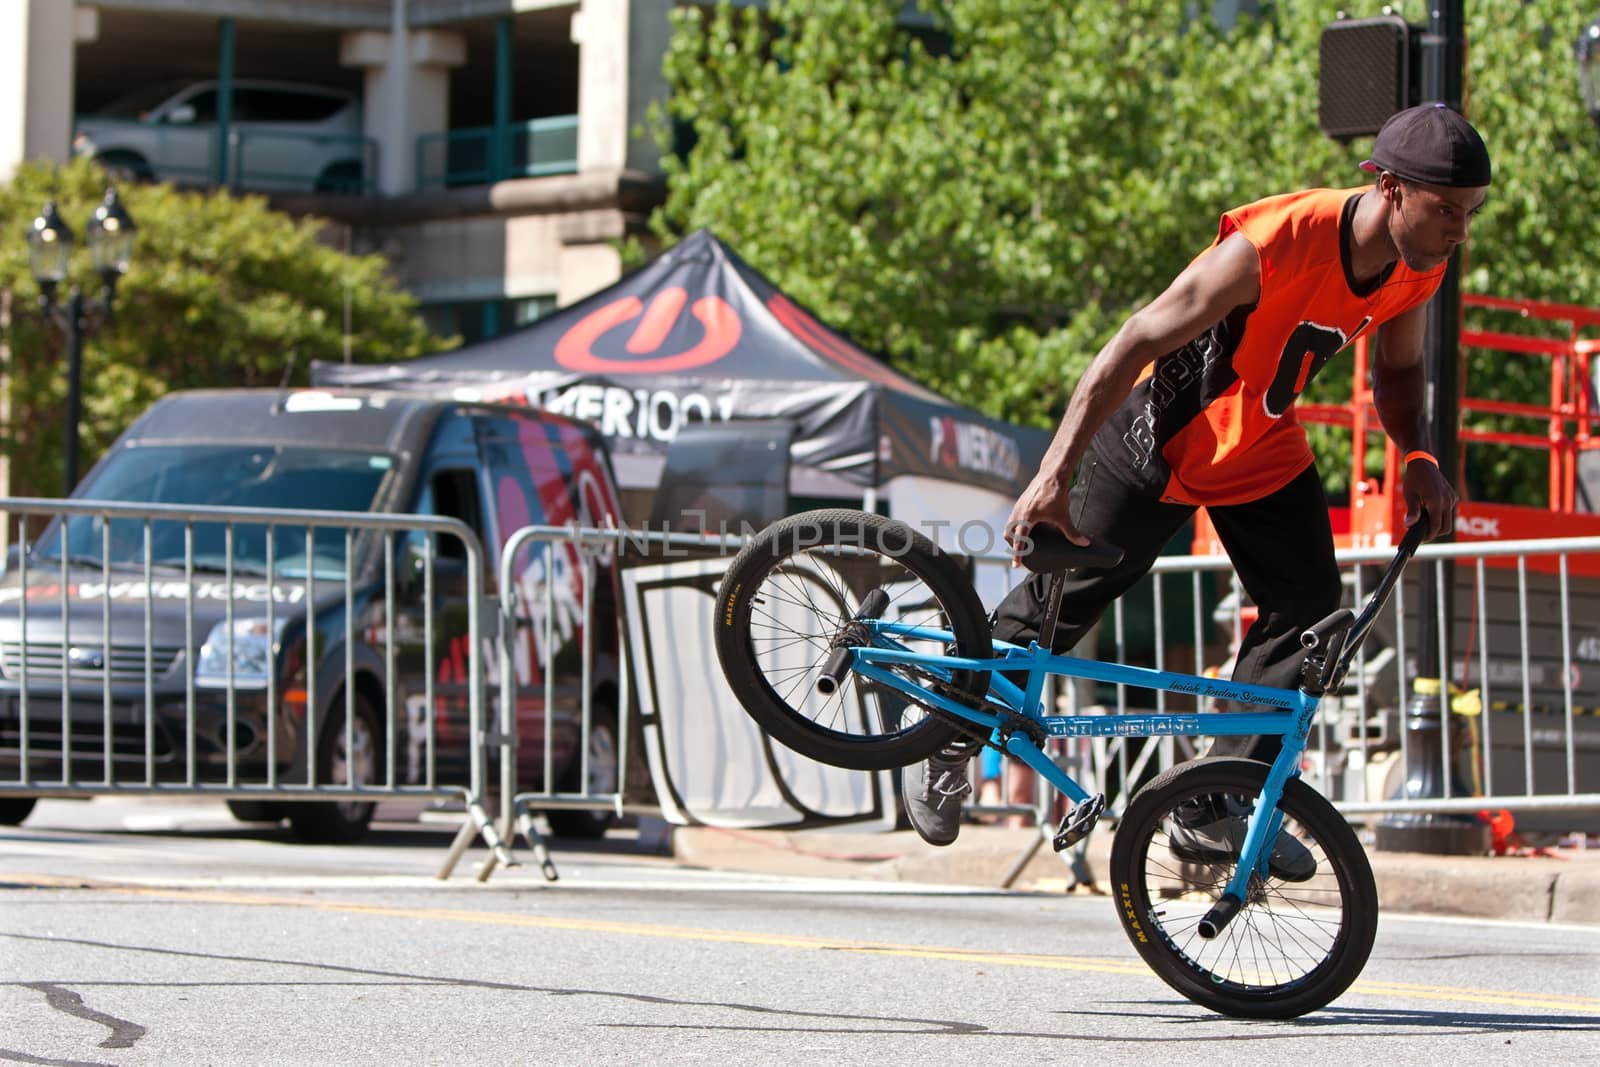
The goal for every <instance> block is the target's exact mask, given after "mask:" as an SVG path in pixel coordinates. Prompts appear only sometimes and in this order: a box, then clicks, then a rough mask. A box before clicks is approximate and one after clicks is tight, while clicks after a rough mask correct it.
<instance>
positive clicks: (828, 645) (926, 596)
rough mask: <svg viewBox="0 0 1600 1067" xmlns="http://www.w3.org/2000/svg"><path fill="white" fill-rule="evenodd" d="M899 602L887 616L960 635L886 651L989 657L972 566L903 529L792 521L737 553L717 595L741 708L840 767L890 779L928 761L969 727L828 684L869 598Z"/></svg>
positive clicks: (835, 519) (866, 685)
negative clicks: (823, 678)
mask: <svg viewBox="0 0 1600 1067" xmlns="http://www.w3.org/2000/svg"><path fill="white" fill-rule="evenodd" d="M875 590H881V591H882V592H883V594H884V596H885V597H886V598H887V607H885V608H884V609H883V610H882V611H881V612H880V613H879V614H878V615H877V616H876V617H877V618H881V619H884V620H888V621H894V622H900V623H907V624H912V625H916V626H920V627H925V628H927V629H930V630H934V631H943V632H945V633H948V634H949V636H948V637H945V638H943V639H935V638H933V637H930V636H916V637H913V636H910V635H899V636H894V637H890V636H887V635H879V638H878V644H880V645H882V646H883V647H892V648H904V649H908V650H910V651H914V652H922V653H930V654H932V655H945V654H946V652H947V650H948V647H949V646H950V645H951V644H953V645H954V646H955V649H956V651H957V652H958V653H959V654H960V655H963V656H974V657H976V656H985V655H988V654H989V651H988V650H989V648H990V644H989V633H988V630H989V627H988V621H987V619H986V617H985V615H984V613H983V606H982V604H981V603H980V602H979V600H978V597H977V594H976V593H974V592H973V590H972V583H971V582H970V581H969V580H968V578H967V576H966V574H965V573H964V572H963V571H962V568H961V565H960V564H958V563H957V562H956V561H955V560H954V559H952V558H951V557H950V556H947V555H946V554H945V553H944V552H943V551H941V550H940V549H939V547H938V546H937V545H935V544H934V543H933V542H932V541H930V540H928V539H927V538H926V537H924V536H922V535H921V534H919V533H917V532H916V531H914V530H912V529H911V527H909V526H907V525H905V524H904V523H901V522H895V521H894V520H892V519H887V518H885V517H883V516H881V515H871V514H867V513H865V512H859V511H849V510H826V511H812V512H806V513H804V514H801V515H794V516H790V517H789V518H787V519H783V520H780V521H778V522H776V523H773V524H772V525H771V526H768V527H767V528H766V529H764V530H762V531H761V533H759V534H757V535H756V537H755V538H754V539H753V540H752V541H751V542H750V543H749V544H747V545H746V546H745V547H744V549H743V550H741V551H740V552H739V554H738V555H737V556H735V557H734V560H733V562H732V563H731V564H730V565H729V567H728V572H727V575H726V576H725V577H724V578H723V580H722V585H721V587H720V590H719V593H718V597H717V617H716V623H715V628H716V645H717V657H718V659H719V660H720V661H721V663H722V671H723V674H724V675H725V676H726V677H727V680H728V685H729V687H730V688H731V689H732V690H733V692H734V695H735V696H737V697H738V698H739V701H740V703H742V704H743V705H744V707H745V710H746V711H747V712H749V714H750V716H751V718H753V719H754V720H755V721H756V722H757V724H759V725H760V726H761V728H762V729H763V730H765V731H766V732H767V733H768V734H770V735H771V736H772V737H773V738H774V739H775V740H777V741H779V742H781V743H782V744H784V745H786V746H788V747H789V748H791V749H793V750H794V751H796V752H798V753H800V754H801V755H803V756H808V757H810V758H811V759H814V760H818V761H820V762H822V763H827V764H830V765H832V766H835V767H847V768H850V769H853V770H866V771H878V770H888V769H890V768H893V767H903V766H905V765H907V764H910V763H915V762H917V761H919V760H922V759H926V758H927V757H928V756H930V755H932V754H933V753H934V752H936V751H938V750H939V749H940V748H942V747H943V746H944V745H946V744H948V743H949V742H950V741H951V740H952V739H954V738H955V737H956V736H957V734H958V730H957V729H956V727H955V726H953V725H951V724H950V723H949V722H947V721H945V720H941V719H938V718H936V717H934V715H933V714H932V713H931V712H929V711H928V710H927V709H926V708H923V707H921V706H920V705H917V704H914V703H912V702H911V701H910V699H909V698H907V697H905V696H904V695H902V694H900V693H898V692H896V691H895V690H893V689H890V688H889V687H887V686H882V685H877V684H874V683H872V682H870V681H869V680H867V679H866V678H863V677H862V676H860V675H858V674H855V673H854V672H851V673H849V674H847V675H846V676H845V679H844V682H843V684H842V685H840V686H839V687H838V688H837V689H836V690H834V691H833V692H831V693H828V694H827V695H824V694H823V693H822V692H819V690H818V687H817V678H818V677H819V675H820V674H821V673H822V668H823V665H824V664H825V662H826V661H827V659H828V657H829V654H830V652H831V651H832V649H833V644H834V642H835V640H836V639H838V638H839V636H840V635H841V634H842V633H843V631H844V628H845V627H846V625H847V624H848V623H849V622H850V621H851V620H852V619H854V618H855V616H856V613H857V611H858V610H859V609H860V607H861V604H862V601H863V599H864V598H865V597H866V596H867V594H868V593H870V592H873V591H875ZM895 673H897V674H901V675H903V676H905V677H907V678H910V679H913V680H915V681H916V682H918V683H919V684H922V685H928V684H930V683H932V682H935V681H937V682H939V683H940V684H942V685H944V686H947V687H948V688H949V690H950V691H952V692H955V693H969V694H970V693H980V692H982V691H983V690H984V689H986V688H987V685H988V679H987V676H986V675H984V674H983V673H981V672H974V671H957V672H953V673H951V674H950V676H949V677H948V678H936V677H935V676H934V675H932V674H929V673H927V672H926V671H923V670H919V669H918V668H916V667H915V666H909V665H908V666H906V667H905V668H904V669H897V670H896V671H895Z"/></svg>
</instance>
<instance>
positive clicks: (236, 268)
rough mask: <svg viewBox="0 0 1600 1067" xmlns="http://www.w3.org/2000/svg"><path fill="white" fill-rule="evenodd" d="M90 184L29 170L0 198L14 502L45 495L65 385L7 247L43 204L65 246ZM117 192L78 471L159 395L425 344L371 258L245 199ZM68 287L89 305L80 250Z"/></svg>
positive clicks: (20, 260)
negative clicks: (113, 259) (117, 280)
mask: <svg viewBox="0 0 1600 1067" xmlns="http://www.w3.org/2000/svg"><path fill="white" fill-rule="evenodd" d="M105 188H106V180H105V175H104V174H103V173H102V172H101V171H100V170H99V169H98V168H97V167H96V166H95V165H94V164H92V163H90V162H89V161H87V160H79V161H76V162H74V163H72V164H71V165H68V166H64V167H59V168H57V167H50V166H46V165H42V164H29V165H26V166H23V167H21V168H19V170H18V171H17V173H16V175H15V176H14V178H13V179H12V181H11V183H10V184H9V185H8V186H5V187H0V233H3V234H9V235H10V239H9V240H5V241H0V291H5V290H9V291H10V293H11V296H12V299H11V323H10V328H9V329H8V330H7V331H6V337H5V339H6V341H7V342H8V344H9V348H10V356H11V359H10V363H9V364H8V366H7V368H6V369H7V371H8V372H9V383H10V390H11V394H10V399H11V420H10V424H9V426H8V427H7V431H6V433H5V436H4V441H3V447H4V448H5V449H6V452H7V454H8V455H10V456H11V457H12V460H13V463H12V478H11V490H12V493H13V494H14V495H19V496H20V495H32V494H36V495H46V496H54V495H56V494H58V493H59V492H60V491H61V478H62V447H61V446H62V440H63V434H64V432H65V426H64V424H63V420H62V417H61V413H62V411H63V409H64V402H65V396H66V389H67V376H66V358H65V348H64V343H63V338H62V336H61V334H60V332H59V331H58V330H56V329H55V328H54V327H52V326H49V325H48V324H46V323H45V322H44V321H43V319H42V318H41V316H40V315H38V314H37V313H36V309H37V307H38V297H39V293H38V287H37V286H36V285H35V283H34V281H33V278H32V276H31V274H30V272H29V269H28V254H27V244H26V242H25V241H24V240H23V237H24V235H25V234H26V232H27V230H28V228H29V225H30V224H31V222H32V220H33V217H34V216H35V215H36V214H37V213H38V211H39V209H40V207H41V206H42V205H43V203H44V202H45V200H46V199H47V198H51V197H53V198H54V199H55V202H56V205H57V207H58V209H59V210H60V212H61V215H62V217H63V219H65V220H66V221H67V222H68V224H69V225H71V226H72V227H73V228H74V230H75V231H76V232H77V234H78V239H79V241H80V243H81V242H82V241H83V225H84V223H86V222H87V221H88V219H89V217H90V215H91V214H92V213H93V210H94V208H95V206H96V205H97V204H98V202H99V200H100V199H101V197H102V196H103V194H104V191H105ZM118 192H119V195H120V196H121V197H122V200H123V203H124V205H125V206H126V208H127V210H128V212H129V214H130V215H132V216H133V218H134V221H135V222H136V223H137V225H138V227H139V230H138V239H137V245H136V248H135V254H134V261H133V264H132V267H131V269H130V270H129V272H128V276H127V277H126V278H124V279H123V281H122V283H121V285H120V286H119V287H118V289H117V300H116V314H115V318H114V319H113V320H112V321H110V322H107V323H104V324H103V325H101V326H100V327H99V328H97V329H96V330H94V331H93V332H92V333H91V334H90V335H89V337H88V340H87V343H86V344H85V348H84V357H83V358H84V364H83V376H82V383H83V384H82V400H83V422H82V427H81V433H82V440H81V445H80V451H79V455H80V457H81V465H80V470H87V469H88V466H89V464H91V463H93V462H94V461H95V460H96V459H97V458H98V457H99V456H100V454H101V453H102V452H103V451H104V450H105V448H106V447H107V446H109V445H110V443H111V442H112V441H113V440H115V438H116V436H117V434H119V433H120V432H121V431H122V430H123V429H124V428H125V427H126V426H127V425H128V423H129V422H131V421H132V420H133V419H134V418H135V417H136V416H137V415H138V414H139V413H140V412H142V411H143V410H144V409H145V408H146V407H148V406H149V405H150V404H151V402H153V401H154V400H156V399H157V398H158V397H160V396H161V395H163V394H164V393H166V392H167V391H169V390H172V389H185V388H197V387H227V386H277V385H284V384H289V385H299V384H304V383H305V382H306V380H307V372H308V369H309V366H310V363H311V361H312V360H314V359H324V360H339V359H342V358H344V354H345V346H346V342H347V341H348V344H349V348H350V355H351V358H352V359H353V360H357V361H373V360H393V359H403V358H407V357H411V356H416V355H421V354H423V353H426V352H430V351H434V350H437V349H438V348H439V347H440V346H441V342H440V341H439V339H437V338H435V337H434V336H433V335H432V334H431V333H429V331H428V329H427V328H426V326H424V325H423V323H422V321H421V320H420V319H419V318H418V317H417V315H416V306H415V301H414V300H413V299H412V298H411V297H410V296H409V295H408V294H406V293H405V292H404V291H402V290H401V289H400V288H399V287H398V286H397V285H396V284H395V283H394V281H393V280H392V279H391V278H390V277H389V276H388V275H387V274H386V273H385V270H386V264H385V261H384V260H383V258H382V257H381V256H375V255H369V256H350V255H346V254H344V253H342V252H339V251H337V250H336V249H334V248H332V247H330V246H329V245H327V244H326V243H324V241H323V240H322V232H321V231H322V227H321V226H320V224H319V223H318V221H317V220H315V219H303V220H295V219H293V218H290V217H289V216H288V215H285V214H283V213H281V212H277V211H273V210H271V209H270V208H269V207H268V206H267V203H266V201H265V200H264V199H262V198H260V197H248V196H247V197H237V196H234V195H232V194H230V193H228V192H226V191H218V192H212V193H196V192H180V191H178V190H175V189H173V188H172V187H170V186H166V185H128V186H125V187H122V188H119V190H118ZM70 284H77V285H80V286H82V288H83V291H84V293H85V295H86V296H96V297H97V296H98V295H99V294H100V291H101V285H100V281H99V279H98V278H96V277H95V276H94V272H93V270H92V267H91V266H90V263H89V257H88V255H87V254H86V253H84V252H82V251H80V252H79V254H78V255H77V256H76V257H75V260H74V273H73V275H72V277H71V279H70V281H69V285H70ZM66 288H67V286H63V290H65V289H66ZM65 297H66V292H65V291H63V292H62V293H60V294H59V298H60V299H65ZM347 301H348V315H349V324H350V333H349V335H348V338H347V337H346V334H345V321H346V302H347Z"/></svg>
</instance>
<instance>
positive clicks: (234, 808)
mask: <svg viewBox="0 0 1600 1067" xmlns="http://www.w3.org/2000/svg"><path fill="white" fill-rule="evenodd" d="M227 804H228V814H229V815H232V816H233V817H234V818H235V819H238V820H239V821H240V822H279V821H281V820H282V819H283V816H284V810H283V805H282V804H279V803H276V802H274V801H271V800H230V801H228V802H227Z"/></svg>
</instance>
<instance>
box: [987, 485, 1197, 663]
mask: <svg viewBox="0 0 1600 1067" xmlns="http://www.w3.org/2000/svg"><path fill="white" fill-rule="evenodd" d="M1069 501H1070V502H1069V506H1070V508H1071V511H1072V521H1073V522H1074V523H1075V524H1076V525H1077V527H1078V530H1079V532H1080V533H1085V534H1088V535H1089V536H1090V537H1094V538H1097V539H1099V540H1102V541H1108V542H1110V543H1111V544H1113V545H1116V546H1117V547H1118V548H1120V549H1122V562H1121V563H1120V564H1118V565H1117V566H1115V567H1113V568H1110V569H1109V570H1085V571H1077V572H1074V573H1073V574H1070V575H1068V577H1067V581H1066V585H1065V587H1064V591H1063V593H1062V595H1061V614H1060V616H1059V621H1058V622H1057V624H1056V632H1055V635H1054V636H1053V638H1052V639H1051V641H1050V649H1051V651H1052V652H1058V653H1059V652H1066V651H1067V650H1069V649H1071V648H1072V646H1073V645H1076V644H1077V643H1078V642H1079V641H1080V640H1082V638H1083V635H1084V634H1086V633H1088V632H1089V630H1090V629H1091V628H1092V627H1093V626H1094V624H1095V623H1096V622H1098V621H1099V619H1100V616H1101V615H1102V614H1104V613H1105V610H1106V609H1107V608H1108V607H1110V606H1111V604H1112V603H1113V602H1114V601H1115V600H1116V599H1117V598H1118V597H1119V596H1121V595H1122V594H1123V593H1125V592H1127V591H1128V588H1129V587H1130V586H1132V585H1133V584H1134V583H1135V582H1137V581H1138V580H1139V579H1140V578H1143V577H1144V576H1145V574H1146V573H1147V572H1148V571H1149V570H1150V565H1151V564H1153V563H1154V562H1155V560H1156V557H1157V556H1159V555H1160V554H1161V550H1162V549H1163V548H1165V547H1166V545H1167V542H1168V541H1171V540H1172V537H1173V535H1174V534H1176V533H1177V532H1178V530H1179V529H1181V528H1182V527H1183V524H1184V523H1185V522H1186V521H1188V519H1189V516H1191V515H1193V514H1194V510H1195V509H1194V508H1192V507H1190V506H1188V505H1185V504H1164V503H1162V502H1161V501H1159V500H1155V499H1152V498H1151V497H1148V496H1145V495H1143V494H1141V493H1136V492H1134V491H1133V490H1131V489H1130V488H1129V487H1128V486H1126V485H1125V484H1123V482H1122V480H1121V479H1119V478H1118V477H1117V476H1116V474H1115V472H1114V471H1112V470H1110V469H1109V468H1107V467H1105V466H1103V465H1102V464H1100V463H1099V461H1098V460H1095V459H1093V458H1092V457H1091V458H1089V459H1085V460H1084V461H1083V465H1082V466H1081V467H1080V468H1079V470H1078V480H1077V481H1076V482H1075V483H1074V484H1073V486H1072V492H1071V496H1070V498H1069ZM1049 588H1050V578H1049V576H1048V575H1043V574H1035V575H1031V576H1030V577H1029V578H1028V579H1027V580H1026V581H1024V582H1022V583H1021V584H1020V585H1018V586H1017V587H1016V588H1014V589H1012V590H1011V592H1010V593H1007V594H1006V597H1005V599H1004V600H1002V601H1001V602H1000V606H999V607H998V608H996V609H995V618H994V636H995V637H998V638H999V639H1000V640H1002V641H1010V642H1011V643H1012V644H1018V645H1026V644H1027V643H1028V642H1029V641H1033V640H1038V641H1039V642H1040V643H1041V644H1043V643H1044V640H1043V638H1041V637H1040V635H1039V626H1040V624H1041V623H1042V622H1043V621H1044V601H1045V594H1046V593H1047V592H1048V590H1049Z"/></svg>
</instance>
